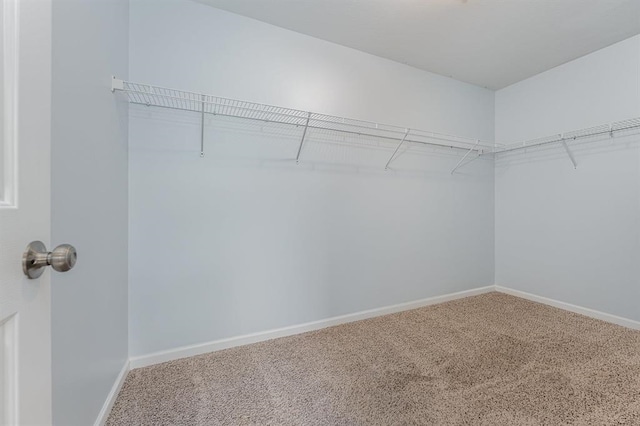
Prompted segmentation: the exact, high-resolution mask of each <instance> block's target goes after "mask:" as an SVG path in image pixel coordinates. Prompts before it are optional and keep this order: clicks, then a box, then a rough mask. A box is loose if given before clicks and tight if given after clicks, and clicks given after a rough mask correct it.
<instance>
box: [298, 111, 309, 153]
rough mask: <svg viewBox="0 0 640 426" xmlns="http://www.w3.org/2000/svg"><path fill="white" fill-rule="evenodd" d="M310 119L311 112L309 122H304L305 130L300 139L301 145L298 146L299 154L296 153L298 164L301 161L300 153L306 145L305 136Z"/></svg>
mask: <svg viewBox="0 0 640 426" xmlns="http://www.w3.org/2000/svg"><path fill="white" fill-rule="evenodd" d="M309 120H311V113H310V112H308V113H307V122H306V123H305V124H304V131H303V132H302V139H300V146H298V154H296V164H298V163H299V162H300V153H301V152H302V145H304V138H305V136H307V129H308V128H309Z"/></svg>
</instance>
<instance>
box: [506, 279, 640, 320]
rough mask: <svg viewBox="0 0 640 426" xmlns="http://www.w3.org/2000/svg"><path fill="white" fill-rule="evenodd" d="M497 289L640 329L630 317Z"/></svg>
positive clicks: (512, 290)
mask: <svg viewBox="0 0 640 426" xmlns="http://www.w3.org/2000/svg"><path fill="white" fill-rule="evenodd" d="M495 290H496V291H499V292H500V293H505V294H510V295H512V296H516V297H521V298H523V299H527V300H531V301H532V302H538V303H542V304H544V305H549V306H553V307H555V308H560V309H564V310H565V311H570V312H575V313H576V314H582V315H584V316H587V317H591V318H595V319H599V320H602V321H606V322H610V323H613V324H618V325H621V326H623V327H627V328H632V329H634V330H640V322H638V321H634V320H631V319H628V318H623V317H619V316H616V315H612V314H607V313H604V312H600V311H596V310H594V309H589V308H583V307H582V306H577V305H572V304H571V303H566V302H560V301H558V300H553V299H549V298H548V297H542V296H536V295H535V294H531V293H527V292H524V291H520V290H514V289H511V288H507V287H502V286H499V285H496V286H495Z"/></svg>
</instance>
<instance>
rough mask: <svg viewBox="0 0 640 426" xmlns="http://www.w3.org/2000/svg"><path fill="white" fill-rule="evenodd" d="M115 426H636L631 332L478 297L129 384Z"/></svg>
mask: <svg viewBox="0 0 640 426" xmlns="http://www.w3.org/2000/svg"><path fill="white" fill-rule="evenodd" d="M107 424H108V425H109V426H116V425H199V426H201V425H492V426H494V425H509V426H512V425H618V424H624V425H640V332H637V331H632V330H630V329H626V328H623V327H619V326H615V325H611V324H608V323H605V322H601V321H597V320H594V319H590V318H587V317H584V316H581V315H577V314H573V313H569V312H566V311H562V310H559V309H555V308H551V307H548V306H544V305H541V304H537V303H533V302H529V301H526V300H523V299H520V298H516V297H512V296H508V295H504V294H500V293H488V294H484V295H480V296H475V297H469V298H466V299H461V300H457V301H453V302H448V303H443V304H440V305H434V306H429V307H425V308H420V309H415V310H412V311H406V312H402V313H398V314H393V315H388V316H384V317H378V318H374V319H370V320H365V321H360V322H355V323H350V324H346V325H340V326H337V327H332V328H328V329H324V330H320V331H316V332H311V333H306V334H301V335H297V336H292V337H285V338H281V339H277V340H271V341H268V342H263V343H258V344H254V345H249V346H244V347H239V348H233V349H228V350H224V351H220V352H215V353H211V354H206V355H201V356H196V357H192V358H186V359H182V360H178V361H172V362H168V363H164V364H159V365H155V366H151V367H147V368H141V369H137V370H133V371H131V372H130V373H129V375H128V377H127V379H126V382H125V384H124V386H123V388H122V391H121V393H120V395H119V396H118V399H117V401H116V403H115V406H114V408H113V410H112V412H111V415H110V417H109V420H108V423H107Z"/></svg>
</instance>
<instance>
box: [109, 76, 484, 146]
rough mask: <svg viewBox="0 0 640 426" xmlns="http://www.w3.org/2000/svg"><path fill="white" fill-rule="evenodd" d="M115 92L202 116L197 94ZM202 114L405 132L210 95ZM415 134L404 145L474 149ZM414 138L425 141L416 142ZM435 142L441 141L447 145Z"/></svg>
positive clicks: (121, 86) (466, 142)
mask: <svg viewBox="0 0 640 426" xmlns="http://www.w3.org/2000/svg"><path fill="white" fill-rule="evenodd" d="M114 90H121V91H124V92H126V93H127V95H128V99H129V101H130V102H132V103H135V104H142V105H147V106H155V107H163V108H168V109H177V110H183V111H194V112H202V107H201V102H202V96H203V95H202V94H199V93H194V92H185V91H178V90H175V89H166V88H160V87H156V86H150V85H144V84H139V83H129V82H124V81H121V80H115V79H114ZM204 110H205V113H207V114H213V115H220V116H225V117H231V118H245V119H252V120H258V121H262V122H273V123H278V124H290V125H295V126H305V125H306V120H307V118H309V124H308V128H309V129H318V130H328V131H335V132H339V133H346V134H353V135H359V136H363V137H372V138H382V139H389V140H395V141H397V140H398V139H399V138H400V137H402V136H403V135H404V132H405V128H402V127H398V126H392V125H383V124H379V123H374V122H369V121H364V120H355V119H347V118H343V117H335V116H330V115H326V114H319V113H311V114H310V115H308V112H305V111H300V110H293V109H287V108H282V107H274V106H270V105H265V104H257V103H251V102H244V101H237V100H233V99H228V98H220V97H215V96H209V95H205V107H204ZM416 133H418V134H417V135H414V136H413V138H412V139H411V140H407V142H412V143H419V144H424V145H431V146H436V147H446V148H454V149H465V150H466V149H469V147H473V146H474V145H475V143H474V142H475V140H471V139H468V138H463V137H458V136H452V135H446V134H440V133H435V132H426V131H416ZM417 138H424V139H428V140H419V139H417ZM429 140H431V141H429ZM434 141H443V142H446V143H438V142H434ZM493 148H494V147H493V145H489V144H483V145H482V146H481V147H478V150H479V151H482V152H488V151H491V150H493Z"/></svg>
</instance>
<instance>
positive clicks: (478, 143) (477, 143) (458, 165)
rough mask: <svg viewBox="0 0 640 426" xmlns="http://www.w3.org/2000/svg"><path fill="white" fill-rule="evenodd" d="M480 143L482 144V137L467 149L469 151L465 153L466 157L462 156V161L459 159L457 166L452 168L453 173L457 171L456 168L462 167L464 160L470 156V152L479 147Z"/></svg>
mask: <svg viewBox="0 0 640 426" xmlns="http://www.w3.org/2000/svg"><path fill="white" fill-rule="evenodd" d="M478 145H480V139H478V140H477V141H476V144H475V145H473V146H472V147H471V148H469V151H467V153H466V154H465V155H464V157H462V158H461V159H460V161H458V164H456V166H455V167H454V168H453V169H451V174H454V173H455V172H456V170H458V169H459V168H460V167H462V166H463V164H462V162H463V161H464V160H466V159H467V157H468V156H469V154H471V152H472V151H473V150H474V149H476V147H477V146H478Z"/></svg>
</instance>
